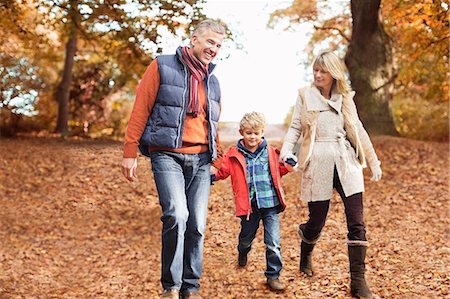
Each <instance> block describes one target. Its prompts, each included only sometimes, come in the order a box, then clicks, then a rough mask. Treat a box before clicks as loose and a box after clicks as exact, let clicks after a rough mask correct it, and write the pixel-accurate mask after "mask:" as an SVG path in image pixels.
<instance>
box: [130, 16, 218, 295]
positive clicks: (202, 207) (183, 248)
mask: <svg viewBox="0 0 450 299" xmlns="http://www.w3.org/2000/svg"><path fill="white" fill-rule="evenodd" d="M224 35H225V29H224V27H223V26H222V25H220V24H218V23H216V22H214V21H212V20H205V21H202V22H200V23H199V24H198V26H197V27H196V29H195V30H194V32H193V34H192V36H191V40H190V46H189V47H179V48H178V49H177V51H176V54H175V55H161V56H158V57H157V59H155V60H153V62H152V63H151V64H150V66H149V67H148V68H147V70H146V72H145V74H144V76H143V78H142V80H141V82H140V84H139V87H138V90H137V93H136V101H135V103H134V107H133V111H132V113H131V117H130V121H129V123H128V127H127V131H126V136H125V145H124V150H123V161H122V173H123V175H124V176H125V177H126V178H127V179H128V180H130V181H133V180H134V179H135V178H136V167H137V158H136V157H137V148H138V147H139V149H140V150H141V152H142V154H144V155H146V156H148V157H150V159H151V164H152V171H153V175H154V179H155V183H156V187H157V190H158V196H159V202H160V205H161V209H162V216H161V221H162V223H163V227H162V255H161V259H162V267H161V268H162V273H161V283H162V286H163V288H164V291H163V294H162V298H179V295H181V297H182V298H201V296H200V295H199V293H198V291H199V288H200V285H199V279H200V276H201V273H202V257H203V239H204V231H205V226H206V212H207V206H208V198H209V192H210V162H212V161H215V160H216V159H217V155H218V154H217V153H218V140H217V128H218V121H219V115H220V87H219V82H218V80H217V78H216V77H215V76H214V75H212V71H213V69H214V67H215V65H213V64H212V63H211V61H212V60H213V59H214V58H215V57H216V55H217V53H218V52H219V50H220V47H221V45H222V41H223V38H224Z"/></svg>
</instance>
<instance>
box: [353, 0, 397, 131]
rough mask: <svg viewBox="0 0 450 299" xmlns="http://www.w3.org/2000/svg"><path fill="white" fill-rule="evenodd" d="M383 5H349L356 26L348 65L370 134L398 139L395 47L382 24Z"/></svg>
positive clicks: (369, 1) (374, 1)
mask: <svg viewBox="0 0 450 299" xmlns="http://www.w3.org/2000/svg"><path fill="white" fill-rule="evenodd" d="M380 4H381V0H365V1H358V0H352V1H350V5H351V12H352V20H353V26H352V37H351V39H350V42H349V45H348V50H347V53H346V55H345V62H346V64H347V67H348V70H349V75H350V81H351V83H352V87H353V89H354V90H355V91H356V92H357V93H356V99H355V102H356V105H357V106H358V112H359V115H360V118H361V120H362V121H363V123H364V125H365V127H366V128H367V130H368V131H370V132H374V133H378V134H387V135H397V131H396V129H395V126H394V121H393V118H392V110H391V104H392V97H393V92H394V81H395V75H394V64H393V56H392V46H391V41H390V39H389V37H388V35H387V34H386V32H385V30H384V28H383V25H382V23H381V21H380V17H379V16H380Z"/></svg>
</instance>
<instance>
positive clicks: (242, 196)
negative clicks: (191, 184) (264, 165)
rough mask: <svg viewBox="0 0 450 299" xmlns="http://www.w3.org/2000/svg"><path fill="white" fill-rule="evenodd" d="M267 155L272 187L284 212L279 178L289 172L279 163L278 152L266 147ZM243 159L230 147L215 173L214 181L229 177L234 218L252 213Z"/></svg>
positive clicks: (241, 155)
mask: <svg viewBox="0 0 450 299" xmlns="http://www.w3.org/2000/svg"><path fill="white" fill-rule="evenodd" d="M267 152H268V155H269V168H270V174H271V177H272V181H273V185H274V187H275V190H276V192H277V194H278V199H279V200H280V203H281V206H282V209H281V211H284V209H285V208H286V204H285V203H284V191H283V187H282V186H281V177H282V176H283V175H285V174H286V173H288V172H289V171H288V170H287V169H286V167H285V166H284V165H283V164H280V162H279V155H280V151H279V150H278V149H276V148H274V147H272V146H269V145H268V146H267ZM245 171H246V165H245V158H244V155H243V154H242V153H241V152H240V151H239V150H238V148H237V147H232V148H231V149H230V150H229V151H228V152H227V153H226V154H225V156H224V157H223V159H222V164H221V166H220V169H219V170H218V171H217V174H216V180H217V181H218V180H223V179H226V178H227V177H228V176H230V175H231V185H232V188H233V195H234V202H235V205H236V216H237V217H239V216H245V215H247V216H248V215H250V213H252V207H251V205H250V195H249V191H248V185H247V180H246V179H245V177H246V176H245Z"/></svg>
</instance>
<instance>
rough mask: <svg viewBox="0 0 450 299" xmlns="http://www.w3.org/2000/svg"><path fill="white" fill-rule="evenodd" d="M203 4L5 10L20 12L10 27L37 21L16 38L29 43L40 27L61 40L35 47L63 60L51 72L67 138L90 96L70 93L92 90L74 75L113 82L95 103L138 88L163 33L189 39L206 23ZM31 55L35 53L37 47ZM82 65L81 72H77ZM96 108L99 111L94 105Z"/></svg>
mask: <svg viewBox="0 0 450 299" xmlns="http://www.w3.org/2000/svg"><path fill="white" fill-rule="evenodd" d="M202 3H203V0H192V1H191V0H190V1H181V0H166V1H156V0H150V1H147V0H130V1H126V0H112V1H94V0H14V1H9V2H7V4H5V5H6V6H7V7H8V8H9V9H10V11H14V12H17V13H16V14H10V16H8V18H9V19H10V20H11V21H10V22H9V26H15V25H14V24H15V23H18V22H19V23H20V21H21V20H20V18H22V17H23V16H24V15H30V14H33V15H34V16H35V18H34V19H32V20H29V21H30V22H28V25H27V26H22V28H20V30H18V31H19V33H20V31H21V30H22V31H23V32H25V33H26V34H23V35H21V34H15V35H13V38H17V39H19V40H22V39H26V38H27V34H28V33H32V32H33V31H34V28H37V27H40V28H42V31H45V33H46V34H47V35H52V36H55V35H56V36H57V40H56V41H55V40H53V41H50V42H48V43H46V42H42V41H41V42H36V46H37V47H39V46H42V45H45V46H47V49H46V50H44V51H42V52H44V53H51V52H54V53H55V52H56V53H58V54H59V56H58V57H55V56H53V57H54V60H53V61H52V62H51V63H52V65H47V67H50V68H51V69H52V70H56V71H58V70H59V72H58V73H59V75H58V76H59V79H58V81H57V83H55V82H53V84H52V85H51V86H52V87H53V90H54V94H55V98H56V100H57V103H58V114H57V115H58V116H57V124H56V131H57V132H60V133H62V134H67V132H68V130H69V125H78V124H79V123H83V121H79V120H77V121H76V122H74V121H73V117H76V116H77V113H73V112H74V111H71V108H72V107H78V106H79V105H78V104H76V103H74V102H76V101H79V100H80V99H78V98H76V97H77V96H81V95H83V96H84V98H83V99H86V94H89V91H86V92H84V93H83V92H71V90H72V88H73V87H80V86H87V85H83V84H82V82H76V83H74V82H73V80H74V79H77V80H78V79H80V80H81V79H82V76H80V75H77V74H75V72H77V71H82V72H87V73H90V74H93V72H101V77H102V78H104V80H105V82H108V84H107V88H101V87H100V88H97V87H95V86H94V87H92V86H90V88H91V89H92V88H94V89H96V91H97V92H95V93H94V95H96V98H95V99H92V100H93V101H97V100H101V99H103V98H105V97H107V96H108V95H109V94H110V93H113V92H117V91H118V90H119V89H120V88H122V87H123V86H124V85H125V84H128V82H130V81H131V82H136V81H137V80H138V77H139V76H140V75H141V74H142V72H143V69H145V67H146V66H147V65H148V63H149V62H150V61H151V59H152V57H154V56H155V55H156V53H158V52H159V51H160V49H161V41H160V38H161V30H160V29H162V28H165V30H163V31H167V32H169V34H170V33H171V34H175V33H177V34H180V31H178V29H181V30H182V31H184V34H186V33H187V32H189V30H190V29H191V27H189V26H188V24H189V23H190V24H191V25H195V23H196V22H198V20H199V19H201V18H202V17H203V14H202V12H201V4H202ZM2 5H3V4H2ZM0 30H1V29H0ZM6 35H7V34H5V36H6ZM44 35H45V34H44ZM30 49H31V52H32V46H31V47H30ZM28 54H30V53H28ZM34 54H35V53H31V54H30V55H31V56H32V55H34ZM35 62H36V63H37V64H39V63H40V62H39V61H35ZM78 64H82V66H80V67H77V65H78ZM104 66H106V67H104ZM86 68H92V70H87V69H86ZM97 75H98V74H97ZM97 75H93V76H94V77H96V76H97ZM108 79H109V80H108ZM102 80H103V79H102ZM91 91H92V90H91ZM71 102H72V103H73V104H71ZM91 104H92V107H95V106H96V104H95V103H94V102H92V101H91ZM97 106H98V105H97ZM84 107H86V105H84ZM69 121H70V122H69ZM83 125H84V124H83Z"/></svg>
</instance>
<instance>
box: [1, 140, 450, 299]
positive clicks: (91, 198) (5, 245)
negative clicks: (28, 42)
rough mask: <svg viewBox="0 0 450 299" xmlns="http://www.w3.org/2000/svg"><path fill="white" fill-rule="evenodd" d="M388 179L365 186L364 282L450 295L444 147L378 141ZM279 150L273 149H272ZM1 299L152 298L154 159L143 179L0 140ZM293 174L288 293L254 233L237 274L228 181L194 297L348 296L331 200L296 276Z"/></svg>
mask: <svg viewBox="0 0 450 299" xmlns="http://www.w3.org/2000/svg"><path fill="white" fill-rule="evenodd" d="M373 141H374V144H375V147H376V149H377V152H378V155H379V157H380V160H381V161H382V167H383V171H384V175H383V180H382V181H381V182H379V183H373V182H371V181H370V180H368V179H367V178H368V177H369V171H367V170H366V172H365V174H366V193H365V214H366V224H367V231H368V238H369V241H370V247H369V250H368V259H367V262H368V266H367V268H368V269H367V278H368V282H369V284H370V286H371V289H372V291H373V292H374V293H375V294H377V296H379V297H381V298H445V297H448V296H449V294H448V292H449V274H448V273H449V267H448V265H449V247H448V244H449V243H448V228H449V218H448V216H449V215H448V211H449V209H448V198H449V196H448V195H449V194H448V182H449V173H448V170H449V165H448V144H447V143H431V142H421V141H413V140H407V139H400V138H392V137H378V138H374V140H373ZM278 145H279V144H278ZM0 150H1V157H0V182H1V184H0V207H1V208H0V298H158V297H159V295H160V293H161V286H160V283H159V276H160V248H161V245H160V230H161V222H160V220H159V217H160V214H161V212H160V207H159V204H158V197H157V195H156V190H155V185H154V183H153V179H152V176H151V171H150V164H149V161H148V160H146V159H144V158H142V157H141V158H140V159H139V169H138V175H139V181H138V182H136V183H127V182H126V181H125V179H124V178H123V177H122V176H121V173H120V171H119V167H118V165H119V163H120V159H121V144H120V143H116V142H110V141H86V140H70V141H61V140H58V139H44V138H29V139H28V138H22V139H2V140H0ZM299 179H300V176H299V174H289V175H287V176H285V177H284V178H283V185H284V187H285V191H286V194H287V204H288V207H287V210H286V211H285V212H284V213H283V214H282V215H281V218H280V221H281V241H282V244H281V246H282V257H283V262H284V267H283V271H282V276H281V278H282V280H283V281H284V282H285V283H286V284H287V289H286V291H285V292H284V293H278V294H275V293H272V292H270V291H269V290H268V289H267V287H266V286H265V278H264V268H265V258H264V254H265V251H264V244H263V241H262V230H261V229H260V231H259V234H258V236H257V239H256V241H255V244H254V246H253V249H252V251H251V253H250V255H249V264H248V266H247V267H246V268H244V269H240V268H238V267H237V266H236V264H237V263H236V258H237V251H236V245H237V234H238V232H239V221H238V219H237V218H235V216H234V206H233V200H232V193H231V189H230V182H229V181H223V182H219V183H216V184H215V186H213V189H212V191H211V198H210V203H209V214H208V224H207V232H206V239H205V248H204V272H203V276H202V279H201V285H202V288H201V293H202V295H203V296H204V297H205V298H349V297H350V292H349V274H348V258H347V253H346V245H345V237H346V225H345V218H344V211H343V204H342V202H341V201H340V199H339V198H338V197H334V198H333V199H332V207H331V208H330V213H329V216H328V220H327V224H326V226H325V228H324V231H323V234H322V238H321V239H320V241H319V243H318V245H317V246H316V249H315V252H314V256H313V262H314V266H315V273H316V274H315V276H314V277H312V278H307V277H305V276H303V275H302V274H300V273H299V270H298V264H299V238H298V235H297V233H296V231H297V227H298V224H299V223H301V222H303V221H305V220H306V218H307V209H306V205H305V203H303V202H300V201H299V200H298V192H299Z"/></svg>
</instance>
